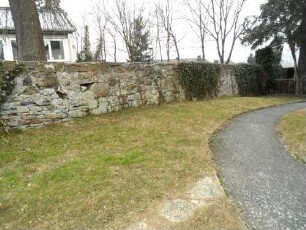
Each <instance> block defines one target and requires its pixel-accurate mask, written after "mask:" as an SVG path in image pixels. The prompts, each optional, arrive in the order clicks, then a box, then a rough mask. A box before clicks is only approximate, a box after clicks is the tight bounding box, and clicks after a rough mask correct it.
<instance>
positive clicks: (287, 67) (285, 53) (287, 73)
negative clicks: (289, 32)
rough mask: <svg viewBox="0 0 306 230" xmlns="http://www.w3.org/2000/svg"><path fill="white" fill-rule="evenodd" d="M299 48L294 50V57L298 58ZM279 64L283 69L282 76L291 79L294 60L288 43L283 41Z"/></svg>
mask: <svg viewBox="0 0 306 230" xmlns="http://www.w3.org/2000/svg"><path fill="white" fill-rule="evenodd" d="M299 54H300V52H299V50H297V51H296V52H295V55H296V59H297V60H298V59H299ZM280 64H281V66H282V67H283V70H284V78H287V79H293V78H294V61H293V57H292V53H291V50H290V47H289V44H288V43H284V45H283V48H282V57H281V62H280Z"/></svg>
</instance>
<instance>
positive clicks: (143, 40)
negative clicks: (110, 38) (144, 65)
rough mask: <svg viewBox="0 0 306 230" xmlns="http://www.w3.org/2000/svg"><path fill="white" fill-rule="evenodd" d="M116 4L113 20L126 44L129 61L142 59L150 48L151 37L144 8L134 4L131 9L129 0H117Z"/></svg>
mask: <svg viewBox="0 0 306 230" xmlns="http://www.w3.org/2000/svg"><path fill="white" fill-rule="evenodd" d="M114 4H115V8H114V18H113V20H112V21H111V22H112V24H113V27H114V28H115V30H116V32H117V33H118V34H119V35H120V37H121V38H122V40H123V42H124V44H125V46H126V50H127V52H128V56H129V61H130V62H135V61H142V59H143V54H144V52H145V51H146V50H147V49H148V38H149V32H148V29H147V28H146V27H147V21H146V20H145V19H144V17H143V14H144V13H143V12H144V8H143V7H142V6H140V7H136V5H134V6H133V9H131V8H130V7H129V6H128V4H127V0H115V3H114Z"/></svg>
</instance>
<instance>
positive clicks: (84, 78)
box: [77, 72, 97, 85]
mask: <svg viewBox="0 0 306 230" xmlns="http://www.w3.org/2000/svg"><path fill="white" fill-rule="evenodd" d="M77 82H78V84H80V85H85V84H92V83H95V82H97V75H96V74H93V73H91V72H84V73H79V75H78V79H77Z"/></svg>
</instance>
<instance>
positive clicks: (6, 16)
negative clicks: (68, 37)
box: [0, 7, 75, 34]
mask: <svg viewBox="0 0 306 230" xmlns="http://www.w3.org/2000/svg"><path fill="white" fill-rule="evenodd" d="M38 13H39V20H40V23H41V27H42V30H43V32H44V33H55V34H56V33H63V32H64V33H72V32H74V31H75V27H74V25H73V24H72V22H71V21H70V19H69V18H68V15H67V13H66V12H65V11H64V10H62V9H60V8H58V9H52V10H39V11H38ZM14 30H15V27H14V22H13V19H12V14H11V10H10V8H9V7H0V31H14Z"/></svg>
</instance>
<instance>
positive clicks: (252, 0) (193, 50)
mask: <svg viewBox="0 0 306 230" xmlns="http://www.w3.org/2000/svg"><path fill="white" fill-rule="evenodd" d="M92 1H94V0H86V1H85V0H62V3H61V6H62V8H63V9H64V10H65V11H66V12H67V13H68V15H69V16H70V18H71V19H72V21H73V22H74V24H75V25H76V26H77V28H80V27H81V25H82V24H84V15H85V16H86V15H89V12H90V11H92V9H93V4H92ZM95 1H99V0H95ZM153 1H154V0H146V5H147V4H148V3H150V2H153ZM7 2H8V1H7V0H0V6H8V3H7ZM136 2H137V3H138V2H139V0H138V1H136ZM264 2H266V0H247V3H246V5H245V7H244V11H243V16H248V15H256V14H259V12H260V9H259V7H260V5H261V4H262V3H264ZM181 10H182V9H181ZM178 23H180V22H178ZM90 25H91V24H90V23H89V26H90ZM176 30H177V34H178V37H179V39H181V41H180V43H179V47H180V53H181V58H196V57H197V56H198V55H201V51H200V44H199V42H198V41H197V38H196V37H195V36H194V34H193V32H192V30H190V28H188V25H187V26H186V23H182V22H181V25H180V24H179V25H177V28H176ZM94 37H95V34H92V35H91V39H92V41H93V42H94V41H95V38H94ZM93 47H94V45H93ZM122 48H123V47H122ZM173 51H174V50H173ZM205 51H206V58H207V59H208V60H210V61H213V60H216V59H218V55H217V50H216V47H215V44H214V42H213V41H212V40H211V39H209V38H208V39H207V42H206V49H205ZM250 52H251V50H250V48H249V47H244V46H242V45H240V42H239V41H238V42H237V43H236V46H235V49H234V52H233V55H232V61H234V62H246V60H247V57H248V56H249V54H250ZM122 56H124V54H122ZM172 57H173V58H175V52H172ZM124 59H125V57H122V58H121V60H124Z"/></svg>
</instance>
